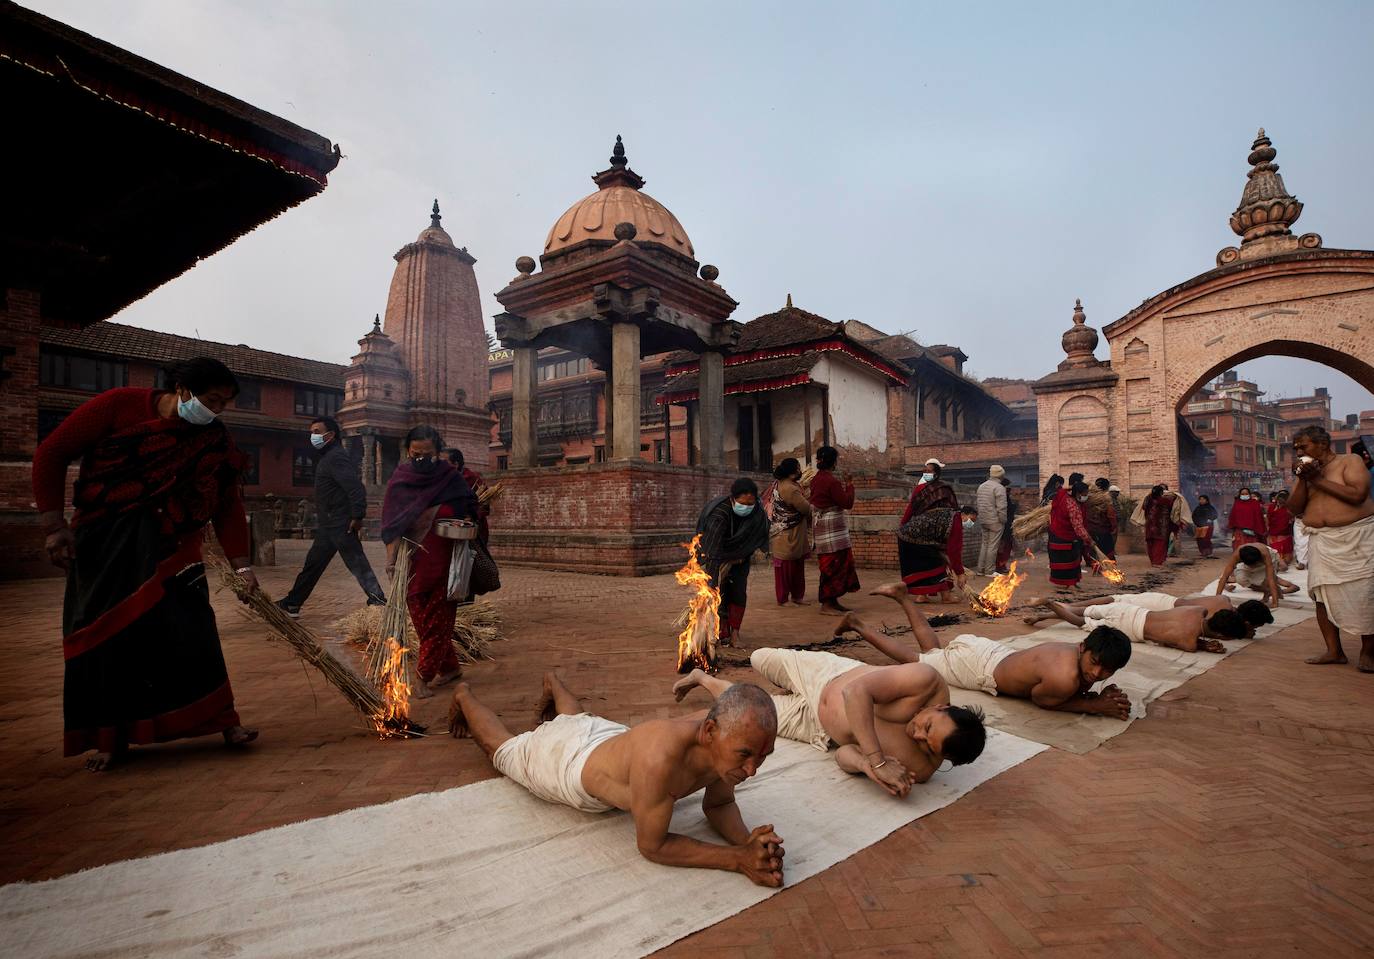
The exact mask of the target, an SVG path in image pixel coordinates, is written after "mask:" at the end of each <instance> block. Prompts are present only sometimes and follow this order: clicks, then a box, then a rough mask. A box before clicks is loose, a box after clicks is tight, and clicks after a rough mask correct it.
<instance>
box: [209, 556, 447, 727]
mask: <svg viewBox="0 0 1374 959" xmlns="http://www.w3.org/2000/svg"><path fill="white" fill-rule="evenodd" d="M210 563H211V565H213V566H214V567H215V568H216V569H217V570H218V572H219V575H220V580H221V582H223V583H224V585H226V586H228V587H229V588H230V589H232V590H233V591H234V594H235V595H236V596H238V597H239V598H240V599H241V600H243V602H244V604H245V605H246V606H247V607H248V609H249V611H251V612H252V613H253V614H254V615H256V616H257V617H258V618H259V619H261V620H262V621H263V622H264V623H265V624H266V625H267V628H268V629H270V630H271V631H272V632H274V633H276V634H277V635H278V636H280V637H281V638H282V639H284V640H285V641H286V643H287V645H289V646H290V647H291V649H292V650H293V651H294V652H295V653H296V655H297V656H299V657H300V658H301V659H303V660H304V661H305V662H307V663H309V664H310V665H311V666H314V667H315V668H316V669H318V670H319V671H320V674H321V675H322V676H324V678H325V680H326V681H328V683H329V684H330V685H331V686H333V687H334V688H335V689H337V690H338V691H339V692H340V693H342V694H343V697H344V699H346V700H348V702H349V703H350V704H351V705H352V706H353V708H354V709H356V710H357V711H358V712H360V713H361V714H362V715H363V717H364V718H365V719H367V720H368V722H370V723H372V724H373V725H375V726H379V727H380V728H381V729H382V730H383V731H385V732H387V733H390V734H391V735H399V736H405V735H410V734H412V733H417V732H422V731H423V727H420V726H417V725H416V724H414V723H412V722H410V721H409V720H408V719H405V718H404V717H401V718H397V719H393V720H390V721H387V720H385V719H384V717H386V715H387V713H388V709H387V704H386V700H385V699H384V698H383V697H382V695H381V693H379V692H378V691H377V689H376V687H374V686H372V685H371V684H370V683H368V682H367V681H366V680H364V679H362V678H361V677H360V676H358V674H357V673H355V672H353V670H351V669H349V668H348V667H347V666H346V665H344V664H343V663H341V662H339V661H338V660H337V659H335V658H334V656H333V655H332V654H331V653H330V652H329V650H327V649H325V648H324V646H323V645H321V644H320V641H319V639H317V638H316V637H315V634H314V633H312V632H310V630H308V629H306V628H305V627H304V626H302V625H301V624H300V623H298V622H296V621H295V620H293V619H292V618H291V617H290V616H288V615H286V611H285V610H283V609H282V608H281V607H279V606H278V605H277V604H276V603H274V602H272V600H271V598H270V597H268V595H267V594H266V593H265V592H263V591H262V590H261V589H258V590H254V591H252V592H249V591H248V590H247V588H246V587H245V585H244V582H243V580H242V579H240V578H239V576H238V574H237V573H235V572H234V571H233V570H232V569H230V568H229V566H228V565H226V564H225V563H224V562H222V561H217V560H210Z"/></svg>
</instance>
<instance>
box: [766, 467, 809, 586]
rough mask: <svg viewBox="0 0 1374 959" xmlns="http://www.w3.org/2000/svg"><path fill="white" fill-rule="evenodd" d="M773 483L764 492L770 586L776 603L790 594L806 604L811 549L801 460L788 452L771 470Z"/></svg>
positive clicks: (807, 503) (807, 504)
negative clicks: (770, 570)
mask: <svg viewBox="0 0 1374 959" xmlns="http://www.w3.org/2000/svg"><path fill="white" fill-rule="evenodd" d="M773 479H774V483H773V485H772V486H770V487H768V492H767V493H766V494H765V495H764V506H765V507H766V508H767V512H768V551H769V552H771V553H772V554H773V587H774V591H775V593H776V595H777V598H778V605H779V606H785V605H786V604H787V601H788V599H789V598H790V599H791V600H792V602H793V603H796V604H797V605H798V606H804V605H806V604H805V602H804V601H803V600H802V597H803V596H804V595H806V556H807V554H808V553H809V552H810V548H809V545H810V544H809V540H810V536H809V533H810V530H811V504H810V503H809V502H807V499H806V494H805V493H803V492H802V490H801V486H800V485H799V482H798V481H799V480H800V479H801V463H799V462H797V458H796V457H795V456H789V457H787V459H785V460H783V461H782V462H781V463H779V464H778V466H777V469H775V470H773Z"/></svg>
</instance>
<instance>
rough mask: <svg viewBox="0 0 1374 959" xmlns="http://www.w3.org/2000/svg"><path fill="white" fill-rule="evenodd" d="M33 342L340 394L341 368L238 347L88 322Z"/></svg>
mask: <svg viewBox="0 0 1374 959" xmlns="http://www.w3.org/2000/svg"><path fill="white" fill-rule="evenodd" d="M38 339H39V342H40V343H41V344H42V345H44V346H55V347H59V348H61V349H66V350H79V351H81V352H84V353H96V354H99V355H102V356H119V357H124V358H126V359H131V360H143V361H145V362H149V363H155V364H157V365H159V366H161V365H163V364H165V363H171V362H173V361H175V360H187V359H190V358H191V357H193V356H210V357H213V358H215V359H217V360H219V361H220V362H222V363H223V364H224V365H225V366H227V367H229V369H231V370H233V371H234V372H235V373H237V374H239V375H240V376H245V377H251V378H253V379H260V380H285V381H287V382H291V383H300V384H303V385H306V386H322V387H325V388H326V389H333V390H342V389H343V386H344V371H345V370H347V369H348V367H346V366H344V365H342V364H340V363H325V362H323V361H321V360H309V359H305V358H304V357H300V356H285V355H284V354H281V353H270V352H268V351H267V350H255V349H253V348H252V347H249V346H244V345H242V344H240V345H238V346H232V345H230V344H228V343H215V342H212V341H210V340H200V339H196V338H195V337H193V336H179V335H177V334H175V333H162V332H160V331H158V330H145V329H142V328H140V327H137V326H128V325H126V324H123V323H110V322H108V321H103V322H100V323H92V324H91V325H90V326H87V327H85V328H84V329H80V330H68V329H60V328H57V327H49V326H44V327H41V328H40V330H39V334H38Z"/></svg>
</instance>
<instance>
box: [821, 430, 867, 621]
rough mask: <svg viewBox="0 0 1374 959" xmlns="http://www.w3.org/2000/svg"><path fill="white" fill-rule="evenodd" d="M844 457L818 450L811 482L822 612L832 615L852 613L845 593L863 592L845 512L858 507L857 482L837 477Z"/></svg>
mask: <svg viewBox="0 0 1374 959" xmlns="http://www.w3.org/2000/svg"><path fill="white" fill-rule="evenodd" d="M839 458H840V454H839V451H838V450H836V449H835V448H834V447H833V446H822V447H821V448H820V449H818V450H816V475H815V477H814V478H813V479H812V480H811V508H812V509H813V510H815V517H816V518H815V521H814V522H815V539H816V563H817V565H819V566H820V570H821V581H820V585H819V586H817V587H816V595H818V596H819V597H820V600H821V609H822V611H824V612H827V613H832V614H842V613H847V612H849V608H848V607H847V606H844V605H842V604H841V603H840V597H841V596H843V595H844V594H845V593H857V592H858V591H859V572H858V570H857V569H856V568H855V567H854V549H853V543H852V542H851V541H850V539H849V522H848V520H846V519H845V510H849V509H853V508H854V481H853V480H852V479H851V478H850V477H849V476H848V475H847V474H846V475H845V477H844V479H843V480H839V479H836V478H835V464H836V463H837V462H838V461H839Z"/></svg>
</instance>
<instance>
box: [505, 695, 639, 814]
mask: <svg viewBox="0 0 1374 959" xmlns="http://www.w3.org/2000/svg"><path fill="white" fill-rule="evenodd" d="M627 729H628V727H626V726H622V725H620V723H613V722H611V721H610V720H609V719H602V718H601V717H600V716H593V715H592V714H591V713H578V714H577V715H576V716H566V715H564V716H556V717H554V718H553V719H551V720H550V721H549V722H547V723H543V724H542V725H539V726H536V727H535V728H534V729H532V730H530V731H529V732H527V733H521V734H520V735H519V736H514V737H512V738H510V739H508V740H506V741H505V742H504V743H502V744H501V746H500V747H499V748H498V749H497V750H496V753H495V754H494V755H493V756H492V757H491V764H492V765H493V766H495V767H496V771H497V772H499V773H500V774H501V775H503V776H505V777H507V778H508V779H511V780H513V781H514V782H517V783H519V784H520V785H522V786H524V787H525V788H526V789H528V790H529V791H530V792H532V793H534V795H536V796H538V797H539V798H540V799H543V800H545V801H547V802H556V803H562V804H563V805H564V806H571V807H573V808H574V809H580V810H582V811H583V812H605V811H606V810H608V809H611V808H612V807H611V805H610V804H609V803H604V802H602V801H601V800H600V799H597V798H596V797H595V796H593V795H592V794H591V793H589V792H587V790H586V789H584V788H583V786H582V767H583V766H585V765H587V757H588V756H590V755H591V754H592V750H594V749H596V747H597V746H600V745H601V744H602V743H604V742H605V741H606V740H608V739H611V738H613V737H615V736H619V735H620V734H621V733H623V732H625V731H626V730H627Z"/></svg>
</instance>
